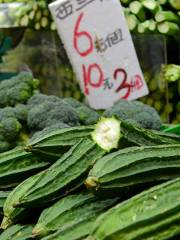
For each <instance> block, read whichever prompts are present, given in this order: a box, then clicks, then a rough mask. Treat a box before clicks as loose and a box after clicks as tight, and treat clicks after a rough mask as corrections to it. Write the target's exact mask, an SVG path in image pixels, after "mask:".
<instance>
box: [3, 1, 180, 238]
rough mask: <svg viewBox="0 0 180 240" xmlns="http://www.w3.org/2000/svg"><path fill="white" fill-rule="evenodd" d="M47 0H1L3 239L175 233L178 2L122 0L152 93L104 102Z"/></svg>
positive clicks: (179, 145)
mask: <svg viewBox="0 0 180 240" xmlns="http://www.w3.org/2000/svg"><path fill="white" fill-rule="evenodd" d="M77 1H79V0H77ZM51 2H53V0H45V1H43V0H32V1H29V0H18V1H13V0H0V240H31V239H32V240H33V239H34V240H41V239H42V240H173V239H174V240H178V239H180V124H179V123H180V102H179V94H180V65H179V57H180V54H179V53H178V51H179V49H180V45H179V37H180V0H138V1H136V0H120V2H121V4H122V6H123V11H124V14H125V18H126V20H127V24H128V27H129V30H130V31H131V34H132V39H133V41H134V45H135V48H136V52H137V55H138V59H139V62H140V65H141V68H142V71H143V74H144V78H145V80H146V82H147V85H148V88H149V90H150V93H149V95H147V96H146V97H143V98H141V99H139V100H138V101H137V100H136V101H126V100H123V99H121V100H119V101H117V102H116V103H114V105H113V106H112V107H110V108H109V109H106V110H94V109H92V108H91V107H89V106H88V104H87V103H86V100H85V98H84V95H83V94H82V92H81V90H80V87H79V84H78V81H77V79H76V75H75V73H74V72H73V69H72V66H71V64H70V62H69V60H68V58H67V55H66V52H65V49H64V46H63V44H62V42H61V41H60V39H59V36H58V34H57V31H56V26H55V23H54V21H53V19H52V16H51V14H50V11H49V9H48V4H49V3H51ZM68 2H69V1H67V3H68ZM79 2H81V3H82V2H83V3H84V2H86V1H84V0H82V1H79ZM87 2H91V1H87Z"/></svg>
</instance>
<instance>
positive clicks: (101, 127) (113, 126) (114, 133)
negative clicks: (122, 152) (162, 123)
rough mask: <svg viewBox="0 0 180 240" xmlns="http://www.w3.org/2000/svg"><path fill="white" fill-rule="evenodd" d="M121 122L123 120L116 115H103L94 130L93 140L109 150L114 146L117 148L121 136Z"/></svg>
mask: <svg viewBox="0 0 180 240" xmlns="http://www.w3.org/2000/svg"><path fill="white" fill-rule="evenodd" d="M120 124H121V122H120V121H119V120H117V119H116V118H115V117H112V118H104V117H102V118H101V119H100V120H99V122H98V123H97V124H96V127H95V130H94V131H93V132H92V138H93V140H94V141H95V142H96V143H97V144H98V145H99V146H100V147H101V148H102V149H104V150H106V151H108V152H109V151H110V150H111V149H113V148H117V147H118V143H119V139H120V137H121V131H120Z"/></svg>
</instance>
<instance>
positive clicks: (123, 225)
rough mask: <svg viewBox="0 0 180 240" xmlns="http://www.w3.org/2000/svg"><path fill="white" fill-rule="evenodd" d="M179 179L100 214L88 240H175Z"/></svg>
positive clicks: (179, 225) (178, 223) (179, 216)
mask: <svg viewBox="0 0 180 240" xmlns="http://www.w3.org/2000/svg"><path fill="white" fill-rule="evenodd" d="M179 196H180V179H176V180H173V181H169V182H167V183H164V184H161V185H158V186H155V187H153V188H150V189H149V190H147V191H145V192H142V193H141V194H138V195H136V196H134V197H133V198H130V199H128V200H127V201H124V202H122V203H120V204H118V205H116V206H115V207H113V208H111V209H110V210H109V211H107V212H106V213H104V214H102V215H101V216H100V217H99V218H98V219H97V220H96V222H95V224H94V229H93V231H92V233H91V237H89V238H88V239H89V240H90V239H91V240H105V239H126V240H134V239H146V240H150V239H153V240H165V239H171V238H173V237H174V238H173V239H178V235H179V234H180V201H178V199H179Z"/></svg>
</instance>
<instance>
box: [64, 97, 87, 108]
mask: <svg viewBox="0 0 180 240" xmlns="http://www.w3.org/2000/svg"><path fill="white" fill-rule="evenodd" d="M63 100H64V102H66V103H68V104H69V105H70V106H71V107H73V108H79V107H82V106H84V104H83V103H81V102H79V101H78V100H76V99H74V98H71V97H67V98H64V99H63Z"/></svg>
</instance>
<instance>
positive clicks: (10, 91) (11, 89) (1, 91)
mask: <svg viewBox="0 0 180 240" xmlns="http://www.w3.org/2000/svg"><path fill="white" fill-rule="evenodd" d="M38 87H39V81H38V80H37V79H34V77H33V75H32V74H31V73H28V72H21V73H20V74H18V75H17V76H15V77H12V78H11V79H9V80H3V81H2V82H1V83H0V107H6V106H15V105H16V104H18V103H26V102H27V101H28V99H29V98H30V97H31V96H32V95H33V94H34V91H35V90H37V89H38Z"/></svg>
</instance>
